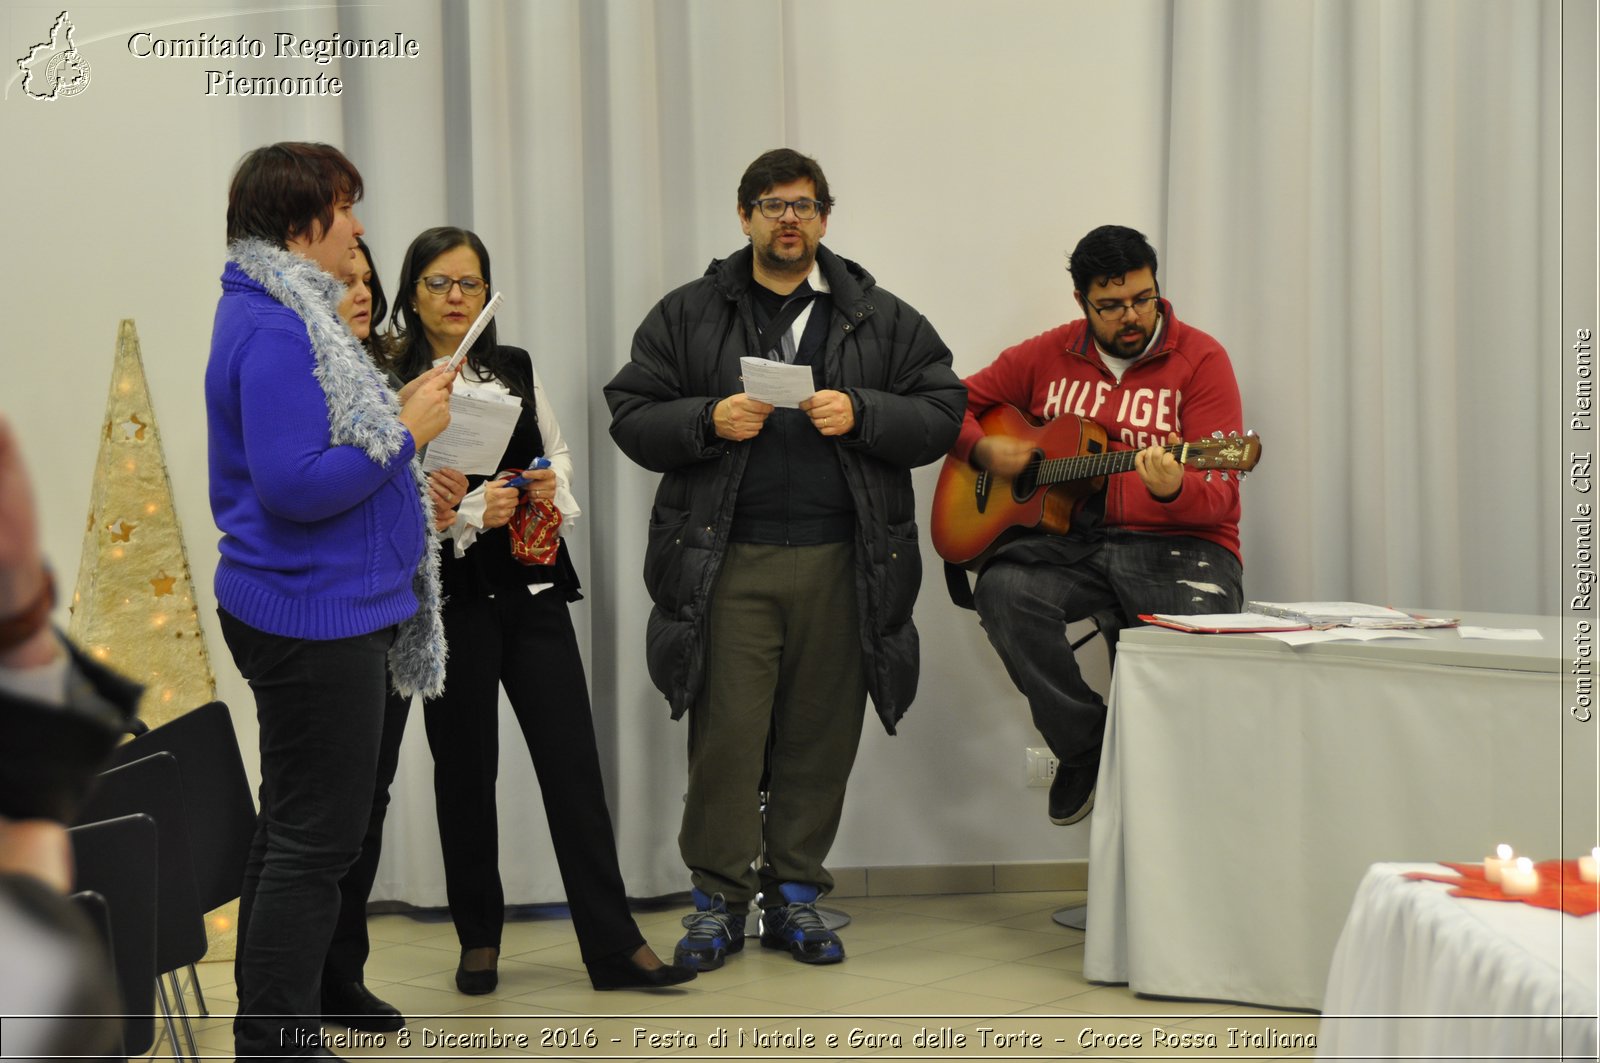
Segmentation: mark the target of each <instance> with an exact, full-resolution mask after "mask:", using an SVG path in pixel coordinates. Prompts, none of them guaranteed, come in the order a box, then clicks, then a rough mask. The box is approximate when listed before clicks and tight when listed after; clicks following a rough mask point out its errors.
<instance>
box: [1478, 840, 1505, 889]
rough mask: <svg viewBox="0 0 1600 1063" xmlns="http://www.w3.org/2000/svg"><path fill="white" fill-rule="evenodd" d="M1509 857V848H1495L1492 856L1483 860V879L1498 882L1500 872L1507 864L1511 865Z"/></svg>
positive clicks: (1502, 846) (1499, 846)
mask: <svg viewBox="0 0 1600 1063" xmlns="http://www.w3.org/2000/svg"><path fill="white" fill-rule="evenodd" d="M1511 857H1512V852H1511V846H1509V845H1497V846H1495V847H1494V855H1493V856H1486V857H1484V858H1483V877H1484V878H1486V879H1488V880H1489V881H1490V882H1499V881H1500V870H1501V868H1503V867H1505V866H1506V865H1507V864H1509V863H1511Z"/></svg>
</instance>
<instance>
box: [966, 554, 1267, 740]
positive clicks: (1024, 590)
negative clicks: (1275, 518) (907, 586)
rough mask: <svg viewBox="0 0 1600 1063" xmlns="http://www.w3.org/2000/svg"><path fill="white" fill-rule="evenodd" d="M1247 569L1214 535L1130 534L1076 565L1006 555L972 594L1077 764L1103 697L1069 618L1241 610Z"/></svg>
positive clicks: (1039, 723)
mask: <svg viewBox="0 0 1600 1063" xmlns="http://www.w3.org/2000/svg"><path fill="white" fill-rule="evenodd" d="M1242 578H1243V571H1242V568H1241V566H1240V564H1239V559H1238V558H1237V557H1235V556H1233V554H1232V552H1230V551H1229V550H1227V549H1226V548H1224V547H1221V546H1218V545H1216V544H1215V543H1212V542H1208V541H1206V540H1204V539H1195V538H1191V537H1189V536H1167V535H1127V534H1125V535H1119V536H1115V537H1112V538H1108V539H1107V540H1106V541H1105V542H1103V543H1101V544H1100V546H1099V548H1098V549H1095V550H1093V551H1092V552H1090V553H1088V554H1087V555H1086V556H1083V557H1081V558H1079V559H1078V560H1077V561H1075V562H1074V563H1072V564H1061V565H1053V564H1021V563H1018V562H1015V561H1008V560H1006V559H1005V557H1004V556H1003V555H1002V556H1001V557H999V558H997V559H996V560H994V561H991V562H990V563H989V565H988V566H987V567H985V568H984V570H983V573H982V574H981V575H980V576H979V577H978V585H977V588H976V589H975V590H974V591H973V602H974V604H975V605H976V606H977V609H978V619H979V620H980V621H982V623H983V630H984V632H985V633H986V634H987V635H988V636H989V642H990V644H991V645H993V646H994V648H995V652H996V653H998V654H999V655H1000V660H1001V661H1002V662H1003V663H1004V664H1005V666H1006V671H1007V672H1008V673H1009V674H1010V676H1011V681H1012V682H1013V683H1015V684H1016V685H1017V689H1018V690H1020V691H1021V692H1022V694H1023V696H1024V697H1026V698H1027V699H1028V707H1029V709H1031V710H1032V712H1033V723H1034V726H1035V727H1037V728H1038V729H1039V733H1040V734H1041V735H1043V736H1044V740H1045V743H1046V744H1047V745H1049V747H1050V750H1051V752H1053V753H1054V754H1055V755H1056V757H1057V758H1059V759H1060V761H1061V763H1062V765H1064V766H1065V767H1069V768H1080V767H1087V766H1090V765H1093V764H1096V763H1098V762H1099V759H1100V740H1101V738H1102V737H1103V736H1104V733H1105V723H1106V703H1105V700H1104V699H1103V698H1102V697H1101V696H1100V695H1099V694H1097V693H1096V692H1095V691H1094V690H1093V689H1092V688H1091V687H1090V686H1089V685H1088V684H1087V683H1085V682H1084V681H1083V676H1082V675H1081V674H1080V672H1079V670H1078V662H1077V660H1076V659H1075V658H1074V656H1073V653H1072V647H1071V644H1070V643H1069V642H1068V640H1067V635H1066V626H1067V625H1068V624H1070V623H1072V622H1073V621H1076V620H1086V619H1088V618H1089V617H1091V616H1094V615H1095V614H1096V613H1102V612H1107V611H1109V612H1111V613H1113V614H1114V615H1115V617H1116V619H1117V622H1118V624H1119V625H1120V626H1131V625H1133V624H1137V623H1139V622H1140V621H1139V614H1140V613H1230V612H1236V611H1238V609H1239V605H1240V603H1241V602H1242V600H1243V598H1244V591H1243V586H1242ZM1114 645H1115V644H1114V642H1113V641H1111V640H1110V639H1108V646H1112V647H1114Z"/></svg>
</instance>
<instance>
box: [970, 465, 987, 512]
mask: <svg viewBox="0 0 1600 1063" xmlns="http://www.w3.org/2000/svg"><path fill="white" fill-rule="evenodd" d="M989 483H990V473H989V470H988V469H984V470H983V471H981V472H979V473H978V479H977V480H976V481H975V482H974V483H973V485H972V488H973V491H972V495H973V502H974V503H976V505H977V507H978V512H979V513H982V512H983V511H984V510H985V509H987V508H989Z"/></svg>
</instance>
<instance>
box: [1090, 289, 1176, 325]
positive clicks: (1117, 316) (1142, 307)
mask: <svg viewBox="0 0 1600 1063" xmlns="http://www.w3.org/2000/svg"><path fill="white" fill-rule="evenodd" d="M1160 298H1161V297H1160V296H1159V295H1141V296H1139V298H1137V299H1130V300H1128V301H1127V302H1125V303H1090V304H1089V305H1090V306H1091V307H1093V308H1094V312H1095V313H1097V314H1099V315H1100V316H1101V317H1102V318H1105V319H1106V320H1108V321H1121V320H1122V319H1123V318H1125V317H1127V316H1128V311H1130V310H1131V311H1133V316H1134V317H1138V316H1140V315H1141V314H1143V313H1144V312H1145V311H1146V310H1149V309H1150V307H1151V306H1152V305H1153V304H1154V303H1156V302H1157V301H1158V300H1159V299H1160Z"/></svg>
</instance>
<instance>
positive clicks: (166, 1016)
mask: <svg viewBox="0 0 1600 1063" xmlns="http://www.w3.org/2000/svg"><path fill="white" fill-rule="evenodd" d="M156 998H157V1000H158V1001H159V1002H160V1004H161V1021H162V1022H163V1023H164V1024H165V1026H166V1030H165V1031H164V1032H163V1034H162V1036H164V1037H166V1039H167V1040H168V1041H170V1042H171V1043H172V1055H173V1057H174V1058H175V1059H183V1058H184V1055H183V1046H182V1045H180V1044H179V1043H178V1027H177V1026H176V1025H175V1024H174V1023H173V1021H172V1002H171V1001H169V1000H168V999H167V984H166V983H165V982H164V981H162V976H161V975H159V974H158V975H156ZM160 1044H161V1039H160V1038H159V1037H158V1038H157V1039H156V1044H155V1046H152V1048H151V1051H150V1054H151V1055H152V1056H153V1055H155V1048H156V1047H159V1046H160Z"/></svg>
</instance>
